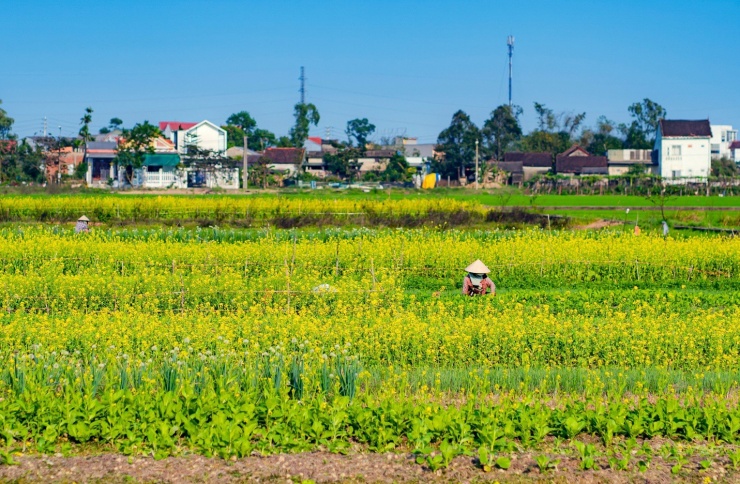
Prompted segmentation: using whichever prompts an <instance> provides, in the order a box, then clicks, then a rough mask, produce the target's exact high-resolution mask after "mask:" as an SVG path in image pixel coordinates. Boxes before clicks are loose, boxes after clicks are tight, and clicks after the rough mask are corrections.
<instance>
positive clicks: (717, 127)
mask: <svg viewBox="0 0 740 484" xmlns="http://www.w3.org/2000/svg"><path fill="white" fill-rule="evenodd" d="M711 128H712V139H711V141H710V143H712V159H714V160H717V159H720V158H730V156H731V153H730V146H731V145H732V143H734V142H735V141H737V130H736V129H732V126H729V125H724V124H713V125H712V126H711Z"/></svg>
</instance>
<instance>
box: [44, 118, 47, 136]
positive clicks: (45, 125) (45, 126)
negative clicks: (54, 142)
mask: <svg viewBox="0 0 740 484" xmlns="http://www.w3.org/2000/svg"><path fill="white" fill-rule="evenodd" d="M46 128H47V124H46V116H44V139H46Z"/></svg>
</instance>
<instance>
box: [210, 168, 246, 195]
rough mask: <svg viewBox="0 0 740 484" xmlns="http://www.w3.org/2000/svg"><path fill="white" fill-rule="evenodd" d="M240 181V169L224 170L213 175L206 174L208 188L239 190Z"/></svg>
mask: <svg viewBox="0 0 740 484" xmlns="http://www.w3.org/2000/svg"><path fill="white" fill-rule="evenodd" d="M239 180H240V177H239V168H222V169H220V170H216V171H214V172H212V173H210V172H209V173H206V186H207V187H208V188H223V189H224V190H238V189H239Z"/></svg>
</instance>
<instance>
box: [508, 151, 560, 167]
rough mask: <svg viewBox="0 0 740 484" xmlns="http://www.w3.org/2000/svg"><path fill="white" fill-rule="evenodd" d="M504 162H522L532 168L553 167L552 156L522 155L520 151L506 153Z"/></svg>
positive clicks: (547, 154)
mask: <svg viewBox="0 0 740 484" xmlns="http://www.w3.org/2000/svg"><path fill="white" fill-rule="evenodd" d="M504 161H521V162H522V165H523V166H530V167H535V166H536V167H542V168H551V167H552V155H551V154H550V153H546V152H540V153H522V152H520V151H511V152H509V153H504Z"/></svg>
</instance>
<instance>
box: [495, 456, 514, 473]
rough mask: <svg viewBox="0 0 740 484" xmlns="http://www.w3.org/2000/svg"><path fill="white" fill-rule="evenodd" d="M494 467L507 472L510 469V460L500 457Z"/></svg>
mask: <svg viewBox="0 0 740 484" xmlns="http://www.w3.org/2000/svg"><path fill="white" fill-rule="evenodd" d="M496 467H498V468H499V469H503V470H508V469H509V467H511V458H510V457H505V456H501V457H498V458H497V459H496Z"/></svg>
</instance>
